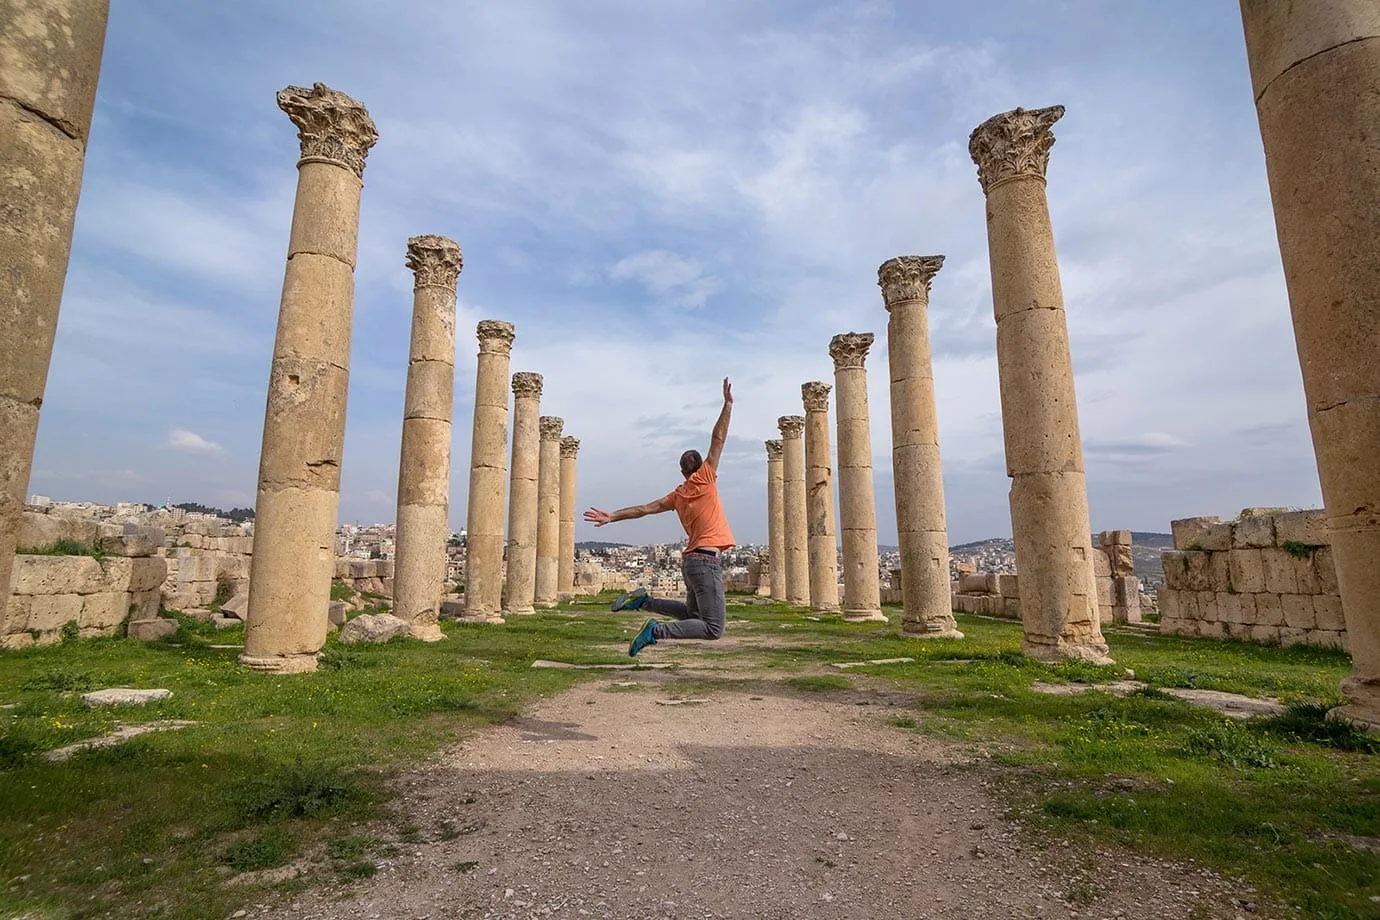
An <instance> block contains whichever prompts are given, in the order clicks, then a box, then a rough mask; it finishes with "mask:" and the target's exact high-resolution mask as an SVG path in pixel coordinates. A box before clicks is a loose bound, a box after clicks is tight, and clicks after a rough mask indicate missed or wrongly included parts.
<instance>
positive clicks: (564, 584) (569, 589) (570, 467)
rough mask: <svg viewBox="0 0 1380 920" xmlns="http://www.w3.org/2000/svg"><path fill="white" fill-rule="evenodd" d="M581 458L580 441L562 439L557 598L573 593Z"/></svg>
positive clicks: (570, 438)
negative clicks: (577, 469) (577, 473)
mask: <svg viewBox="0 0 1380 920" xmlns="http://www.w3.org/2000/svg"><path fill="white" fill-rule="evenodd" d="M579 455H580V439H579V438H575V437H571V436H570V435H566V436H565V437H563V438H561V539H560V550H561V555H560V558H559V559H558V560H557V562H556V595H557V597H561V596H564V597H567V598H568V597H570V595H571V594H573V593H574V592H575V459H576V458H577V457H578V456H579Z"/></svg>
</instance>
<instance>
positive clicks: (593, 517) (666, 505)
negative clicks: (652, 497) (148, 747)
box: [585, 498, 671, 527]
mask: <svg viewBox="0 0 1380 920" xmlns="http://www.w3.org/2000/svg"><path fill="white" fill-rule="evenodd" d="M670 510H671V504H670V502H668V501H666V499H665V498H658V499H657V500H656V501H651V502H647V504H645V505H633V506H632V507H630V508H619V509H618V510H617V511H614V512H608V511H600V510H599V509H598V508H590V509H589V510H588V511H586V512H585V520H586V521H588V522H589V523H591V524H593V525H594V526H595V527H603V526H604V525H605V524H612V523H613V522H614V521H631V520H632V519H633V518H640V517H646V516H647V515H649V514H660V513H661V512H663V511H670Z"/></svg>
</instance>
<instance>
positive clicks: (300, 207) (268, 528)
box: [240, 83, 378, 672]
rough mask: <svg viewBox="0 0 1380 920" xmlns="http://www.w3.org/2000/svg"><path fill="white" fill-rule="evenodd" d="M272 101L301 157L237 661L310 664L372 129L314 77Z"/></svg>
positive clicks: (324, 580)
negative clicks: (293, 131)
mask: <svg viewBox="0 0 1380 920" xmlns="http://www.w3.org/2000/svg"><path fill="white" fill-rule="evenodd" d="M278 107H279V108H281V109H282V110H283V111H284V112H286V113H287V115H288V118H290V119H292V123H293V124H295V125H296V126H297V131H298V134H297V136H298V139H299V140H300V141H301V145H302V157H301V159H300V160H299V161H298V163H297V170H298V171H297V199H296V202H295V204H294V206H293V212H292V230H291V233H290V235H289V239H288V260H287V269H286V271H285V273H284V276H283V297H282V303H281V306H280V307H279V310H278V332H277V337H276V338H275V340H274V343H273V364H272V368H271V370H270V372H269V381H268V406H267V410H266V412H265V413H264V438H263V448H262V451H261V453H260V456H259V493H258V498H257V500H256V502H255V505H254V559H253V565H252V566H251V568H250V575H249V610H248V616H247V619H246V622H245V630H244V653H243V654H242V655H241V656H240V661H242V662H243V663H245V664H247V665H249V666H250V667H252V668H256V669H259V670H266V671H278V672H294V671H313V670H315V669H316V654H317V652H319V651H320V650H321V646H322V645H323V644H324V643H325V641H326V629H327V614H328V608H329V606H330V600H331V578H332V577H333V576H334V574H335V530H336V511H337V508H338V506H339V502H340V458H341V452H342V451H343V449H344V444H345V398H346V391H347V389H348V385H349V378H350V364H349V362H350V330H351V324H352V322H353V312H354V295H355V278H354V270H355V255H356V249H357V241H358V237H359V198H360V191H361V189H362V188H363V175H364V160H365V157H366V156H367V155H368V153H369V148H370V147H372V146H373V145H374V144H375V143H376V142H377V141H378V132H377V131H376V130H375V129H374V123H373V121H372V120H371V119H370V118H369V113H368V112H367V111H366V110H365V108H364V106H362V105H360V104H359V103H358V102H356V101H355V100H354V99H351V98H350V97H349V96H346V95H345V94H344V93H340V92H337V91H335V90H332V89H328V88H327V87H326V86H325V85H324V84H321V83H317V84H315V86H314V87H313V88H312V89H305V88H302V87H296V86H289V87H287V88H286V89H284V90H282V91H281V92H279V93H278Z"/></svg>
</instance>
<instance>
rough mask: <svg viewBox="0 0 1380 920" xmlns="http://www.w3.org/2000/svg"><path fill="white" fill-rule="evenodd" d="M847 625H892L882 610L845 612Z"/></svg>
mask: <svg viewBox="0 0 1380 920" xmlns="http://www.w3.org/2000/svg"><path fill="white" fill-rule="evenodd" d="M843 620H844V622H845V623H890V622H891V621H890V620H888V619H887V618H886V614H885V613H882V612H881V611H880V610H845V611H844V612H843Z"/></svg>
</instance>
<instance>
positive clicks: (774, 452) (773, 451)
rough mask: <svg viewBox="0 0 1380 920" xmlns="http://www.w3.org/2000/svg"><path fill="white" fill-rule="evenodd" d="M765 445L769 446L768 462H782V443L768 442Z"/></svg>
mask: <svg viewBox="0 0 1380 920" xmlns="http://www.w3.org/2000/svg"><path fill="white" fill-rule="evenodd" d="M764 443H765V444H766V445H767V459H768V460H780V459H781V442H780V441H766V442H764Z"/></svg>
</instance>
